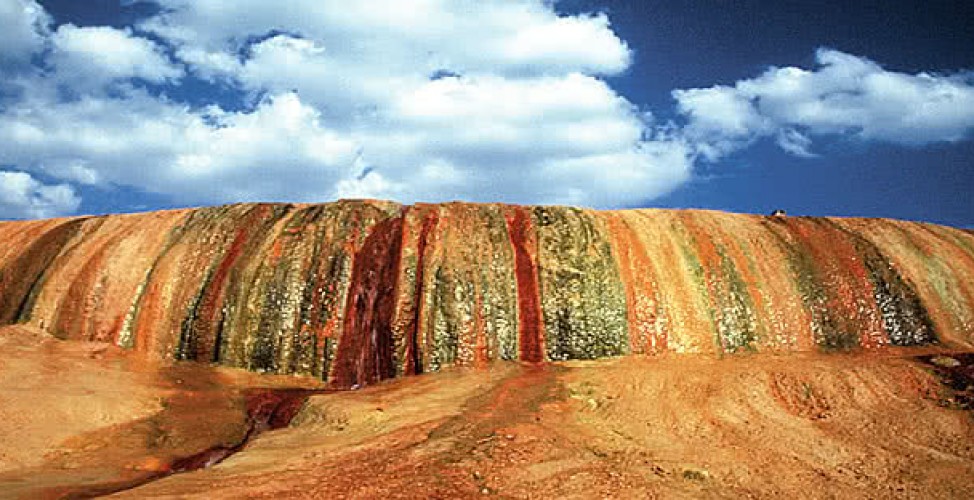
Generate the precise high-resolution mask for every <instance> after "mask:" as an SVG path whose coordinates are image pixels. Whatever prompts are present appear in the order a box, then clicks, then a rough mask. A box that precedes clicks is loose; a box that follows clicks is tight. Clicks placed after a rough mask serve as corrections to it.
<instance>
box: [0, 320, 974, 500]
mask: <svg viewBox="0 0 974 500" xmlns="http://www.w3.org/2000/svg"><path fill="white" fill-rule="evenodd" d="M14 329H15V330H14ZM2 333H3V334H4V335H0V342H2V343H3V345H2V347H3V349H4V350H5V351H6V352H7V353H8V355H7V357H6V358H5V359H4V361H3V364H2V365H0V382H2V385H0V397H2V405H0V417H2V418H0V437H2V438H0V453H2V456H3V457H4V467H5V469H4V470H3V471H0V497H11V496H12V497H18V496H19V497H29V498H37V497H39V496H40V497H43V496H47V497H57V496H61V495H65V494H70V493H75V494H77V493H92V492H98V491H102V490H100V489H99V488H101V487H104V486H106V485H109V486H111V485H113V484H114V485H123V484H124V483H126V482H132V484H135V483H136V482H138V481H139V480H140V478H147V477H148V476H150V475H152V474H153V473H155V472H156V471H158V470H160V469H163V468H165V466H166V464H168V463H171V462H172V460H174V459H175V458H176V457H179V456H184V455H188V454H192V453H195V452H197V451H200V450H203V449H206V448H207V447H209V446H213V445H217V444H221V443H222V444H225V443H231V442H234V441H236V440H239V439H240V438H241V437H242V433H243V428H244V427H243V421H244V419H245V415H244V409H243V407H242V404H241V397H240V394H241V391H242V390H244V389H245V388H247V387H254V386H258V385H259V386H278V387H281V386H284V385H287V384H291V385H301V386H304V387H309V386H313V383H312V382H311V381H310V380H308V379H300V378H283V377H268V376H263V377H262V376H257V375H253V374H248V373H244V372H240V371H232V370H226V369H213V368H210V367H205V366H197V365H192V364H186V363H181V364H176V365H169V366H162V365H152V364H147V363H145V362H143V361H141V360H139V359H137V358H132V357H130V356H129V355H127V354H124V353H121V352H116V351H114V350H112V349H108V348H106V347H105V346H103V345H97V344H91V343H76V342H61V341H54V340H51V339H46V338H45V337H44V336H43V335H42V334H41V333H40V332H36V331H30V330H23V329H22V328H21V327H11V328H6V329H3V331H2ZM11 333H16V334H17V335H16V339H13V338H12V337H11V336H10V334H11ZM918 352H919V351H916V350H910V351H900V352H893V351H886V352H884V353H882V354H869V355H862V354H836V355H811V354H808V355H788V356H774V355H766V354H765V355H752V356H736V357H728V358H725V359H715V358H710V357H702V356H699V357H698V356H677V355H672V356H663V357H656V358H649V359H646V358H617V359H609V360H602V361H596V362H573V363H568V364H557V365H540V366H536V365H518V364H495V365H492V366H489V367H486V368H482V369H451V370H446V371H444V372H442V373H438V374H432V375H424V376H421V377H409V378H406V379H403V380H397V381H393V382H388V383H383V384H380V385H378V386H375V387H370V388H366V389H363V390H359V391H351V392H338V393H328V394H322V395H318V396H313V397H312V398H311V399H310V400H309V401H308V403H307V404H306V405H305V407H304V409H303V410H302V412H301V413H299V414H298V416H297V417H296V418H295V420H294V421H293V422H292V424H291V426H290V427H289V428H286V429H282V430H277V431H270V432H267V433H264V434H261V435H260V436H259V437H257V438H256V439H255V440H253V441H251V442H250V444H248V445H247V446H246V447H245V448H244V449H243V450H242V451H241V452H239V453H237V454H235V455H233V456H231V457H230V458H228V459H227V460H226V461H224V462H222V463H219V464H217V465H215V466H213V467H211V468H208V469H204V470H199V471H195V472H187V473H181V474H176V475H171V476H168V477H164V478H162V479H158V480H154V481H151V482H148V483H146V484H144V485H143V486H141V487H137V488H134V489H129V490H126V491H123V492H121V493H120V494H119V496H122V497H131V498H146V497H149V498H151V497H171V496H180V497H197V498H238V497H251V498H253V497H267V498H270V497H274V498H280V497H319V498H332V497H348V498H427V497H433V498H458V497H471V496H483V495H497V496H500V497H506V498H562V497H567V498H599V497H616V498H631V497H637V498H638V497H654V496H655V497H667V498H672V497H681V496H692V497H699V496H705V497H740V496H754V497H765V498H769V497H781V496H793V497H801V498H807V497H872V498H877V497H880V498H882V497H893V496H896V497H915V498H921V497H923V498H932V497H938V498H965V497H969V492H970V491H971V489H972V487H974V420H972V415H971V413H970V412H968V411H965V410H960V409H951V408H949V407H948V406H950V405H948V404H946V402H948V401H949V400H950V398H951V393H950V392H949V391H948V389H947V388H946V387H945V386H944V385H942V384H941V381H940V379H938V377H937V376H935V375H933V374H932V372H931V371H930V370H929V367H928V366H925V365H922V364H921V363H919V362H917V361H916V360H915V359H913V356H915V355H916V354H918Z"/></svg>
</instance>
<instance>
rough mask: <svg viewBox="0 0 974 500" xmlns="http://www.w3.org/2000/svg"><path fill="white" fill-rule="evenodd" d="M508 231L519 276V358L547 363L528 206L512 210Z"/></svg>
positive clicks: (509, 214)
mask: <svg viewBox="0 0 974 500" xmlns="http://www.w3.org/2000/svg"><path fill="white" fill-rule="evenodd" d="M506 218H507V228H508V232H509V234H510V236H511V245H512V247H513V249H514V272H515V275H516V276H517V310H518V315H517V319H518V350H519V353H520V355H519V359H521V360H522V361H528V362H532V363H537V362H541V361H544V341H543V337H542V332H543V331H544V325H543V323H542V321H543V318H542V315H541V298H540V295H539V294H538V270H537V264H536V262H537V246H538V242H537V235H536V233H535V232H534V228H533V225H532V223H531V213H530V211H529V210H528V209H526V208H524V207H512V208H511V209H510V210H509V211H508V212H507V214H506Z"/></svg>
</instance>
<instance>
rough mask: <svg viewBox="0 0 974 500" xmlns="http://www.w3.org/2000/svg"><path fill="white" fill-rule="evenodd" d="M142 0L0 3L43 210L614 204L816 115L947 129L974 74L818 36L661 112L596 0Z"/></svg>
mask: <svg viewBox="0 0 974 500" xmlns="http://www.w3.org/2000/svg"><path fill="white" fill-rule="evenodd" d="M154 3H156V4H158V6H159V7H160V9H159V13H158V14H157V15H154V16H152V17H149V18H147V19H144V20H143V21H141V22H140V23H139V24H138V25H136V26H132V27H126V28H121V29H119V28H112V27H104V26H101V27H99V26H75V25H72V24H62V25H60V26H55V25H54V24H53V23H52V19H51V17H50V16H49V15H48V14H47V13H46V12H44V9H43V8H42V7H40V5H38V4H37V3H36V2H34V1H28V0H0V23H2V25H0V28H3V29H0V41H2V42H3V45H2V49H0V50H2V51H3V55H2V56H0V70H4V71H5V70H7V69H11V68H13V69H15V70H16V71H12V72H10V73H9V75H10V77H9V78H6V79H4V81H2V82H0V146H2V147H0V167H3V168H8V169H15V170H17V171H19V172H18V174H19V175H17V176H16V177H7V178H9V179H17V182H18V183H20V184H18V186H21V187H19V188H17V191H18V192H33V193H41V192H42V188H43V189H47V188H51V189H54V188H58V189H59V191H58V192H59V193H60V195H59V196H60V197H56V196H53V195H49V196H48V195H45V196H46V197H45V196H41V195H39V194H36V195H35V196H34V199H36V200H61V201H60V202H59V203H54V202H49V203H48V205H51V206H54V207H56V208H51V209H48V213H58V212H59V211H63V210H69V209H71V207H72V206H75V207H76V206H77V204H76V203H75V204H74V205H72V203H71V202H70V201H71V200H76V199H77V194H76V193H75V191H74V190H73V188H71V186H70V185H61V186H53V187H51V186H47V187H45V186H43V185H42V184H36V185H33V186H35V187H32V188H31V189H33V191H30V190H29V189H27V188H25V187H23V186H25V185H26V184H24V182H25V181H24V175H26V176H27V178H28V179H32V180H34V181H35V182H36V178H37V176H40V177H41V178H45V179H46V178H55V179H59V182H61V181H63V182H67V183H71V184H73V185H96V186H102V187H104V188H108V189H110V188H111V187H112V186H117V185H124V186H130V187H135V188H138V189H141V190H146V191H150V192H154V193H159V194H162V195H166V196H168V197H170V198H171V199H172V200H173V201H175V202H179V203H199V204H210V203H222V202H236V201H257V200H276V201H328V200H333V199H336V198H339V197H375V198H391V199H395V200H398V201H402V202H414V201H444V200H453V199H462V200H470V201H503V202H511V203H568V204H578V205H589V206H598V207H618V206H630V205H637V204H641V203H644V202H645V201H646V200H649V199H652V198H654V197H658V196H660V195H663V194H665V193H667V192H668V191H670V190H672V189H674V188H676V187H678V186H680V185H681V184H683V183H685V182H687V181H688V180H689V179H690V178H691V177H692V175H693V167H694V162H695V161H697V159H698V158H704V159H707V160H711V161H717V160H719V159H720V158H723V157H724V156H726V155H728V154H730V153H732V152H733V151H736V150H739V149H741V148H743V147H746V146H747V145H749V144H751V143H753V142H754V141H757V140H761V139H771V140H774V141H775V142H776V143H777V144H778V145H779V146H780V147H781V148H783V149H784V150H785V151H788V152H789V153H791V154H795V155H799V156H805V157H808V156H813V155H814V154H815V152H814V146H815V144H814V141H815V139H816V137H818V136H821V135H826V134H833V135H836V134H838V135H848V136H853V137H858V138H860V139H863V140H883V141H889V142H896V143H906V144H924V143H928V142H934V141H952V140H959V139H961V138H963V137H965V136H966V135H967V133H968V132H969V130H970V129H971V123H972V118H971V115H972V112H971V110H972V109H974V104H972V97H971V92H972V90H971V88H972V85H971V81H970V78H969V75H961V74H957V75H934V74H925V73H921V74H916V75H908V74H902V73H896V72H891V71H887V70H884V69H883V68H882V67H881V66H879V65H878V64H876V63H873V62H871V61H869V60H867V59H864V58H861V57H857V56H852V55H848V54H843V53H841V52H837V51H832V50H822V51H819V53H818V67H817V68H815V69H813V70H804V69H800V68H794V67H788V68H771V69H769V70H768V71H767V72H765V74H763V75H760V76H759V77H757V78H753V79H748V80H742V81H740V82H737V83H736V84H735V85H733V86H715V87H710V88H697V89H685V90H677V91H674V94H673V95H674V97H675V99H676V103H677V108H676V117H677V122H676V123H673V122H659V121H658V120H657V119H656V118H655V117H654V116H653V115H651V114H650V113H649V112H648V111H646V110H640V109H639V108H638V107H637V106H635V105H633V104H632V103H631V102H629V101H628V100H627V99H626V98H625V97H623V96H621V95H619V94H618V92H616V91H615V90H614V89H613V88H612V87H611V86H610V85H609V84H608V83H607V81H606V79H605V78H606V77H607V76H612V75H619V74H621V73H622V72H624V71H626V69H627V68H628V67H629V65H630V64H631V61H632V52H631V50H630V49H629V47H628V46H627V45H626V43H625V42H624V41H623V40H621V39H620V38H619V37H618V36H617V35H616V34H615V33H614V32H613V30H612V26H611V24H610V22H609V19H608V17H607V16H605V15H604V14H591V15H590V14H584V15H560V14H558V13H557V12H556V11H555V10H554V8H553V7H552V2H550V1H547V0H476V1H475V0H458V1H451V2H439V1H430V0H371V1H369V2H346V3H344V4H342V5H341V6H336V4H335V3H334V2H319V1H316V0H295V1H293V2H288V3H287V4H286V5H282V4H280V3H273V2H266V1H263V0H238V1H235V2H225V1H222V0H194V1H189V0H155V2H154ZM52 26H54V27H53V28H52ZM31 61H33V62H34V63H35V64H36V67H34V68H33V70H32V71H21V69H22V68H24V67H25V66H24V65H27V66H26V67H27V68H30V62H31ZM180 85H188V87H186V88H182V89H181V88H179V86H180ZM200 88H205V89H207V90H206V92H202V93H200V92H195V91H194V90H192V89H200ZM210 91H215V92H213V93H208V92H210ZM214 95H217V96H218V97H213V96H214ZM169 96H182V98H183V99H186V100H180V98H177V97H169ZM187 96H188V97H187ZM208 99H210V101H209V102H208V101H207V100H208ZM24 172H28V173H24ZM31 173H32V174H34V176H33V177H32V176H31ZM11 182H13V181H11ZM11 189H13V188H11ZM65 190H67V191H65ZM43 192H50V189H48V190H46V191H43ZM68 194H70V196H67V195H68ZM8 196H9V197H11V199H13V198H12V195H8ZM18 199H31V198H30V197H27V198H23V197H21V198H18ZM35 204H40V205H43V203H41V202H40V201H37V202H35ZM28 205H29V204H28ZM28 205H23V203H21V204H20V205H18V206H28ZM40 205H38V206H40ZM9 206H13V205H9ZM4 210H7V211H12V210H13V209H11V208H5V209H4ZM18 210H20V213H26V212H24V210H26V209H18ZM38 213H40V212H38Z"/></svg>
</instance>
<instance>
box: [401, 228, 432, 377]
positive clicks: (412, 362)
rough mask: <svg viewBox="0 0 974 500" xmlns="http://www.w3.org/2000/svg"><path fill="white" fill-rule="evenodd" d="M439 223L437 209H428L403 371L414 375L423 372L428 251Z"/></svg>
mask: <svg viewBox="0 0 974 500" xmlns="http://www.w3.org/2000/svg"><path fill="white" fill-rule="evenodd" d="M438 223H439V214H438V212H437V210H435V209H433V210H428V211H427V212H426V213H425V214H424V216H423V222H422V225H421V227H420V231H419V238H418V239H417V242H416V283H415V285H414V287H413V301H414V306H413V316H412V318H410V322H409V324H408V326H407V327H406V332H405V333H406V338H405V339H404V341H405V344H406V345H405V347H406V349H405V354H404V358H405V359H404V360H402V362H403V363H404V366H403V372H404V373H405V374H407V375H413V374H418V373H422V372H423V366H422V365H423V363H422V353H421V352H420V347H419V339H420V332H419V328H420V323H421V321H422V318H423V314H424V313H425V305H426V300H425V299H424V297H423V286H424V284H425V281H426V275H425V273H426V252H427V249H426V247H427V245H428V244H429V240H430V236H431V235H432V234H433V232H434V231H435V230H436V226H437V224H438Z"/></svg>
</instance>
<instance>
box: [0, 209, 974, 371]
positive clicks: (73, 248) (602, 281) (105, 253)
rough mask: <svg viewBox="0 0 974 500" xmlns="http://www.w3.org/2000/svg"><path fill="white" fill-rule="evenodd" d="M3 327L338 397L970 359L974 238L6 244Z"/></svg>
mask: <svg viewBox="0 0 974 500" xmlns="http://www.w3.org/2000/svg"><path fill="white" fill-rule="evenodd" d="M0 241H2V242H3V244H2V245H0V324H9V323H28V324H31V325H33V326H37V327H40V328H43V329H46V330H48V331H50V332H51V333H53V334H54V335H56V336H58V337H62V338H71V339H85V340H98V341H109V342H114V343H116V344H118V345H119V346H122V347H126V348H131V349H135V350H137V351H140V352H144V353H146V354H148V355H151V356H153V357H159V358H174V359H186V360H196V361H202V362H217V363H221V364H225V365H229V366H235V367H243V368H247V369H251V370H256V371H267V372H273V373H282V374H306V375H314V376H318V377H321V378H325V379H329V380H332V381H334V382H335V383H336V384H337V385H340V386H353V385H361V384H368V383H372V382H375V381H377V380H380V379H384V378H391V377H396V376H403V375H412V374H418V373H423V372H426V371H434V370H437V369H439V368H440V367H442V366H446V365H451V364H462V365H476V364H481V363H484V362H486V361H489V360H493V359H506V360H523V361H532V362H536V361H545V360H563V359H586V358H597V357H603V356H615V355H622V354H629V353H637V354H659V353H664V352H696V353H713V354H718V355H723V354H729V353H735V352H746V351H810V350H822V349H824V350H828V349H849V348H880V347H883V346H888V345H898V346H910V345H923V344H929V343H933V342H941V343H946V344H954V345H957V346H964V347H970V346H971V345H972V343H974V235H972V234H971V233H970V232H965V231H961V230H957V229H953V228H948V227H942V226H936V225H930V224H920V223H913V222H903V221H893V220H873V219H871V220H866V219H825V218H805V217H762V216H755V215H739V214H728V213H719V212H706V211H668V210H621V211H606V212H599V211H592V210H582V209H576V208H567V207H523V206H509V205H477V204H464V203H450V204H439V205H432V204H419V205H415V206H400V205H397V204H394V203H389V202H379V201H340V202H336V203H329V204H321V205H300V206H296V205H284V204H242V205H231V206H222V207H212V208H201V209H192V210H175V211H165V212H153V213H145V214H133V215H115V216H107V217H82V218H73V219H60V220H44V221H26V222H5V223H0Z"/></svg>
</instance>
